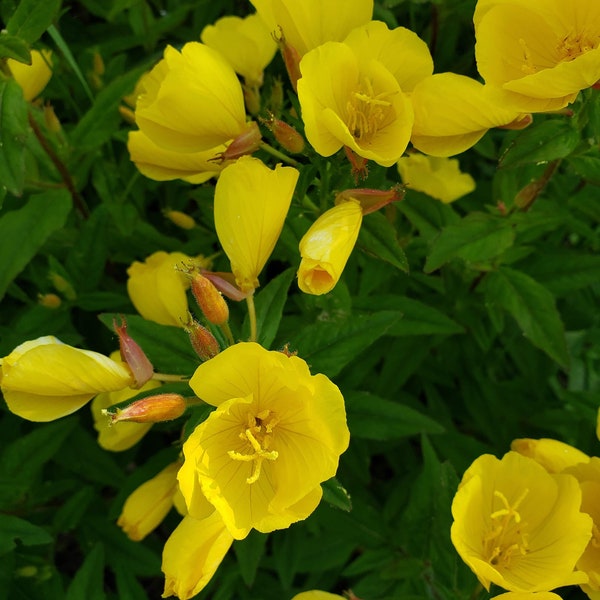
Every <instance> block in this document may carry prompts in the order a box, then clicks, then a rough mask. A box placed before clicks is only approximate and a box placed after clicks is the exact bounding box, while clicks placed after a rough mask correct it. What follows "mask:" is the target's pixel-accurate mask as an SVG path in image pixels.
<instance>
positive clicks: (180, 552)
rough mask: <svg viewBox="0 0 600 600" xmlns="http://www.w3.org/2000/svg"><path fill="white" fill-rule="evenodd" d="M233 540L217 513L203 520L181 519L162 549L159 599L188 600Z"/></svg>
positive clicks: (217, 564) (209, 576) (209, 578)
mask: <svg viewBox="0 0 600 600" xmlns="http://www.w3.org/2000/svg"><path fill="white" fill-rule="evenodd" d="M232 543H233V536H232V535H231V534H230V533H229V531H228V530H227V527H225V523H224V522H223V519H222V518H221V515H220V514H219V513H218V512H213V513H212V514H211V515H210V516H208V517H206V518H204V519H194V518H192V517H190V516H186V517H184V518H183V520H182V521H181V523H180V524H179V525H178V526H177V528H176V529H175V531H173V533H172V534H171V535H170V536H169V539H168V540H167V541H166V543H165V546H164V548H163V560H162V570H163V573H164V574H165V591H164V593H163V598H167V597H169V596H177V597H178V598H179V599H180V600H188V599H189V598H192V597H193V596H195V595H196V594H198V592H200V591H201V590H202V589H203V588H204V587H206V585H207V584H208V582H209V581H210V580H211V578H212V576H213V575H214V573H215V571H216V570H217V568H218V567H219V565H220V564H221V562H222V560H223V558H224V557H225V555H226V554H227V551H228V550H229V548H230V547H231V544H232Z"/></svg>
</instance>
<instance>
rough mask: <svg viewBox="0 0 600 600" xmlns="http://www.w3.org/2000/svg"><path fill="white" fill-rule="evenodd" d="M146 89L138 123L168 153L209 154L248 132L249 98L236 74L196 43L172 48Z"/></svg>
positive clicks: (138, 106) (146, 81) (145, 83)
mask: <svg viewBox="0 0 600 600" xmlns="http://www.w3.org/2000/svg"><path fill="white" fill-rule="evenodd" d="M142 86H143V89H144V90H145V91H144V93H142V94H141V95H140V96H139V97H138V99H137V104H136V109H135V119H136V122H137V124H138V127H139V128H140V130H141V131H142V132H143V133H144V134H145V135H146V136H147V137H148V138H150V140H151V141H153V142H154V143H155V144H156V145H157V146H160V147H161V148H164V149H165V150H170V151H173V152H203V151H206V150H210V149H211V148H215V147H216V146H219V145H220V144H225V143H227V142H229V141H231V140H232V139H234V138H236V137H237V136H239V135H240V134H241V133H242V132H243V131H244V130H245V129H246V112H245V108H244V97H243V93H242V88H241V85H240V82H239V81H238V78H237V76H236V74H235V71H234V70H233V69H232V68H231V65H230V64H229V63H228V62H227V61H226V60H225V59H224V58H223V57H222V56H221V55H220V54H219V52H217V51H216V50H213V49H212V48H209V47H208V46H205V45H204V44H200V43H198V42H190V43H188V44H185V45H184V46H183V48H182V49H181V51H178V50H176V49H175V48H173V47H171V46H167V48H166V50H165V53H164V58H163V59H162V60H161V61H160V62H159V63H158V64H157V65H156V66H155V67H154V68H153V69H152V71H150V73H148V74H147V75H146V76H145V77H144V79H143V81H142Z"/></svg>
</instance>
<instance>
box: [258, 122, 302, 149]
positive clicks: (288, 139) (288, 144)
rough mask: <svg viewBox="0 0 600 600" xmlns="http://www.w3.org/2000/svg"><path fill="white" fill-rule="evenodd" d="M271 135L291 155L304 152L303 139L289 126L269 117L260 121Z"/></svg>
mask: <svg viewBox="0 0 600 600" xmlns="http://www.w3.org/2000/svg"><path fill="white" fill-rule="evenodd" d="M262 122H263V123H264V124H265V125H266V126H267V127H268V128H269V129H270V130H271V132H272V133H273V135H274V136H275V139H276V140H277V141H278V142H279V143H280V144H281V146H283V147H284V148H285V149H286V150H287V151H288V152H290V153H291V154H300V152H302V151H303V150H304V146H305V142H304V138H303V137H302V136H301V135H300V134H299V133H298V132H297V131H296V130H295V129H294V128H293V127H292V126H291V125H288V124H287V123H285V122H284V121H282V120H281V119H276V118H275V116H274V115H269V118H268V119H264V120H263V121H262Z"/></svg>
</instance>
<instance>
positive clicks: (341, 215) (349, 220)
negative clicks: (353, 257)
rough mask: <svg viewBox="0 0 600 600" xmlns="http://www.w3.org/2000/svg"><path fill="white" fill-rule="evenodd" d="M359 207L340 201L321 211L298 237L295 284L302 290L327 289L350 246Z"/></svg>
mask: <svg viewBox="0 0 600 600" xmlns="http://www.w3.org/2000/svg"><path fill="white" fill-rule="evenodd" d="M361 223H362V209H361V207H360V204H359V203H358V202H356V201H349V202H342V203H341V204H338V205H337V206H334V207H333V208H330V209H329V210H328V211H326V212H324V213H323V214H322V215H321V216H320V217H319V218H318V219H317V220H316V221H315V222H314V223H313V224H312V225H311V227H310V229H309V230H308V231H307V232H306V233H305V234H304V236H303V237H302V239H301V240H300V256H301V257H302V260H301V262H300V268H299V269H298V287H299V288H300V289H301V290H302V291H303V292H305V293H306V294H317V295H320V294H326V293H327V292H329V291H331V290H332V289H333V288H334V287H335V285H336V284H337V282H338V281H339V278H340V276H341V275H342V272H343V270H344V267H345V266H346V262H347V261H348V258H349V257H350V253H351V252H352V249H353V248H354V244H355V243H356V239H357V237H358V233H359V231H360V225H361Z"/></svg>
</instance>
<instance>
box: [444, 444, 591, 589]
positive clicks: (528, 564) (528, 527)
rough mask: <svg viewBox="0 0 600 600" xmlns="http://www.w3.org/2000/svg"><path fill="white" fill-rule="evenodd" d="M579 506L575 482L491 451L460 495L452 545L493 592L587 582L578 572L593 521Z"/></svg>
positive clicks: (524, 460)
mask: <svg viewBox="0 0 600 600" xmlns="http://www.w3.org/2000/svg"><path fill="white" fill-rule="evenodd" d="M580 504H581V491H580V489H579V485H578V483H577V480H576V479H575V478H574V477H572V476H570V475H563V474H550V473H548V472H547V471H546V470H545V469H544V468H543V467H542V466H541V465H539V464H538V463H537V462H535V461H534V460H532V459H530V458H527V457H525V456H522V455H521V454H518V453H516V452H508V453H507V454H505V455H504V457H503V458H502V459H501V460H499V459H497V458H496V457H495V456H491V455H489V454H486V455H483V456H480V457H479V458H477V459H476V460H475V462H474V463H473V464H472V465H471V466H470V467H469V468H468V469H467V471H466V472H465V474H464V476H463V479H462V481H461V484H460V486H459V488H458V491H457V493H456V495H455V497H454V501H453V503H452V515H453V517H454V523H453V524H452V529H451V538H452V543H453V544H454V547H455V548H456V550H457V552H458V553H459V554H460V556H461V558H462V559H463V560H464V561H465V563H466V564H467V565H468V566H469V567H470V568H471V569H472V570H473V572H474V573H475V574H476V575H477V578H478V579H479V581H480V582H481V584H482V585H483V586H484V587H485V588H486V589H488V590H489V587H490V584H491V583H495V584H496V585H499V586H501V587H503V588H505V589H507V590H509V591H513V592H541V591H549V590H552V589H554V588H557V587H560V586H563V585H570V584H578V583H585V582H586V581H587V576H586V575H585V574H584V573H581V572H576V571H574V568H575V564H576V563H577V561H578V560H579V558H580V557H581V555H582V553H583V551H584V549H585V547H586V545H587V543H588V541H589V539H590V537H591V529H592V522H591V519H590V517H589V516H588V515H586V514H584V513H582V512H580Z"/></svg>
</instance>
